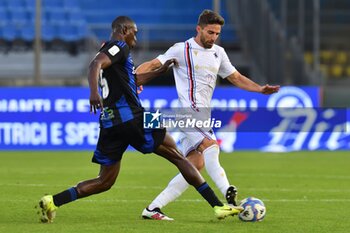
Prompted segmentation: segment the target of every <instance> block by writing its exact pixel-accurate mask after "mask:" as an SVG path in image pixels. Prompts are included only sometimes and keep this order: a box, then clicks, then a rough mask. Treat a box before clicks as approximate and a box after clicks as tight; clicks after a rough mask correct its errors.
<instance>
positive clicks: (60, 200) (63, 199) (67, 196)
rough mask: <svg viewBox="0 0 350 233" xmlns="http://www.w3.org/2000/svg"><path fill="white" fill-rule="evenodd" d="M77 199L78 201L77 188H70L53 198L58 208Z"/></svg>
mask: <svg viewBox="0 0 350 233" xmlns="http://www.w3.org/2000/svg"><path fill="white" fill-rule="evenodd" d="M76 199H78V192H77V189H76V188H75V187H72V188H69V189H67V190H65V191H63V192H61V193H58V194H56V195H54V196H53V202H54V203H55V205H56V206H57V207H58V206H61V205H64V204H67V203H69V202H72V201H75V200H76Z"/></svg>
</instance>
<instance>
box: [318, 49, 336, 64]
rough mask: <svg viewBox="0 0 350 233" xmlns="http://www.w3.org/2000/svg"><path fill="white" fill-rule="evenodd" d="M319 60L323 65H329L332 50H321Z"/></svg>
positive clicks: (331, 58) (332, 56) (332, 55)
mask: <svg viewBox="0 0 350 233" xmlns="http://www.w3.org/2000/svg"><path fill="white" fill-rule="evenodd" d="M320 58H321V59H320V60H321V63H323V64H329V63H330V62H331V61H332V60H333V58H334V51H332V50H322V51H321V53H320Z"/></svg>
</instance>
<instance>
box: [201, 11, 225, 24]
mask: <svg viewBox="0 0 350 233" xmlns="http://www.w3.org/2000/svg"><path fill="white" fill-rule="evenodd" d="M208 24H219V25H221V26H223V25H224V24H225V20H224V18H223V17H222V16H221V15H219V14H218V13H216V12H214V11H212V10H204V11H202V13H201V14H200V15H199V17H198V25H199V26H201V27H204V26H206V25H208Z"/></svg>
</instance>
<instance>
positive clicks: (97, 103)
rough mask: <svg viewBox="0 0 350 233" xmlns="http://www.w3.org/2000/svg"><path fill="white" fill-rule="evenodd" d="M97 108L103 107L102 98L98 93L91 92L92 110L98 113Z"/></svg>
mask: <svg viewBox="0 0 350 233" xmlns="http://www.w3.org/2000/svg"><path fill="white" fill-rule="evenodd" d="M97 109H103V102H102V98H101V96H100V95H99V94H98V93H90V112H91V113H92V112H93V113H94V114H96V112H97Z"/></svg>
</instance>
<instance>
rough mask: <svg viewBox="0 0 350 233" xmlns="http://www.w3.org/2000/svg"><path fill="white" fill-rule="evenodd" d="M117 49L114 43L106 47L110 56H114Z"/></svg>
mask: <svg viewBox="0 0 350 233" xmlns="http://www.w3.org/2000/svg"><path fill="white" fill-rule="evenodd" d="M119 51H120V49H119V47H118V46H116V45H113V46H112V47H111V48H110V49H108V52H109V54H110V55H112V56H115V55H116V54H117V53H118V52H119Z"/></svg>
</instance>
